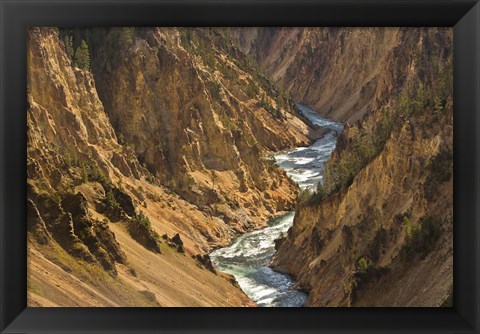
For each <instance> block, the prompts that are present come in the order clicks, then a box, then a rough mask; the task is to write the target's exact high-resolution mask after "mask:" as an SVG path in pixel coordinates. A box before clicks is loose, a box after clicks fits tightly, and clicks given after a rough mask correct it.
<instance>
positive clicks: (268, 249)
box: [210, 104, 343, 307]
mask: <svg viewBox="0 0 480 334" xmlns="http://www.w3.org/2000/svg"><path fill="white" fill-rule="evenodd" d="M297 106H298V108H299V109H300V110H301V112H302V113H303V115H304V116H305V117H307V118H308V119H309V120H310V121H311V122H312V123H313V124H315V125H317V126H320V127H322V128H325V129H327V130H328V132H327V133H326V134H325V135H324V136H323V137H322V138H321V139H319V140H317V141H316V142H315V143H313V144H312V145H310V146H308V147H298V148H295V149H292V150H288V151H284V152H279V153H277V154H275V155H274V158H275V160H276V163H277V165H278V166H279V167H280V168H282V169H284V170H285V172H286V173H287V175H288V176H289V177H290V178H291V179H292V180H294V181H295V182H297V183H298V185H299V186H300V188H302V189H308V188H310V189H315V187H316V185H317V183H318V182H320V181H322V178H323V167H324V164H325V162H326V161H327V160H328V158H329V157H330V155H331V154H332V152H333V150H334V149H335V144H336V138H337V134H338V133H339V132H341V131H342V129H343V126H342V124H340V123H336V122H334V121H331V120H328V119H325V118H323V117H321V116H320V115H319V114H318V113H316V112H315V111H313V110H312V109H310V108H308V107H306V106H304V105H300V104H299V105H297ZM294 215H295V212H293V211H292V212H289V213H287V214H285V215H282V216H280V217H277V218H274V219H272V220H271V221H269V222H268V227H266V228H263V229H260V230H256V231H253V232H250V233H246V234H243V235H241V236H239V237H238V238H236V239H235V240H234V242H233V243H232V244H231V245H230V246H228V247H224V248H220V249H217V250H215V251H214V252H212V253H211V254H210V256H211V259H212V261H213V263H214V265H215V267H216V268H217V269H219V270H221V271H223V272H226V273H229V274H232V275H233V276H235V278H236V280H237V281H238V283H239V285H240V287H241V288H242V290H243V291H244V292H245V293H246V294H247V295H248V296H249V297H250V298H251V299H252V300H253V301H254V302H255V303H256V304H257V305H258V306H264V307H300V306H302V305H303V304H304V302H305V300H306V298H307V295H306V294H305V293H304V292H301V291H297V290H294V289H293V285H294V283H295V279H294V278H293V277H291V276H289V275H286V274H283V273H280V272H277V271H274V270H273V269H272V268H270V267H269V264H270V262H271V260H272V257H273V256H274V254H275V239H278V238H281V237H282V236H283V235H285V233H287V231H288V229H289V228H290V227H291V226H292V224H293V219H294Z"/></svg>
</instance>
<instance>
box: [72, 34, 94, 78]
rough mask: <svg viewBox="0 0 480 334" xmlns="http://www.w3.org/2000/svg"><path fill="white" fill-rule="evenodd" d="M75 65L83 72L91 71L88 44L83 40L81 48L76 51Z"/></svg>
mask: <svg viewBox="0 0 480 334" xmlns="http://www.w3.org/2000/svg"><path fill="white" fill-rule="evenodd" d="M74 63H75V65H76V66H78V67H80V68H81V69H83V70H88V69H90V53H89V51H88V45H87V42H85V40H83V39H82V42H81V43H80V46H79V47H78V48H77V50H76V51H75V58H74Z"/></svg>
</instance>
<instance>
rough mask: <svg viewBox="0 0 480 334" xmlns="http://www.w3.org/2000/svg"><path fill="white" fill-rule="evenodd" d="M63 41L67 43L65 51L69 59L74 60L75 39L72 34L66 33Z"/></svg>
mask: <svg viewBox="0 0 480 334" xmlns="http://www.w3.org/2000/svg"><path fill="white" fill-rule="evenodd" d="M63 43H64V44H65V53H66V54H67V56H68V59H70V60H73V39H72V36H71V35H65V38H64V39H63Z"/></svg>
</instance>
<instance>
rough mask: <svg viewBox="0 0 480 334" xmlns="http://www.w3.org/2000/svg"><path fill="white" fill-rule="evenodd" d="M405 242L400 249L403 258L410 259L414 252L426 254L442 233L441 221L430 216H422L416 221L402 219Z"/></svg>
mask: <svg viewBox="0 0 480 334" xmlns="http://www.w3.org/2000/svg"><path fill="white" fill-rule="evenodd" d="M404 225H405V243H404V245H403V247H402V249H401V250H400V257H401V259H403V260H408V259H411V258H412V257H413V256H414V255H415V254H421V255H423V256H426V255H427V254H428V253H430V251H431V250H432V249H433V247H434V246H435V244H436V242H437V241H438V239H439V238H440V236H441V234H442V221H441V220H440V219H438V218H435V217H432V216H428V215H427V216H423V217H422V218H420V221H419V222H418V223H414V222H411V221H410V219H405V220H404Z"/></svg>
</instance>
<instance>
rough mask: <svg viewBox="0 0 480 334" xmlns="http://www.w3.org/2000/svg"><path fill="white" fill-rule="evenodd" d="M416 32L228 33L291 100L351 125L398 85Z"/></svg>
mask: <svg viewBox="0 0 480 334" xmlns="http://www.w3.org/2000/svg"><path fill="white" fill-rule="evenodd" d="M421 34H422V32H421V29H410V28H384V27H371V28H335V27H324V28H315V27H312V28H287V27H285V28H240V29H235V28H233V29H232V31H231V32H230V35H229V36H231V38H232V40H234V41H235V42H236V43H237V44H238V45H239V47H240V48H241V50H242V51H243V52H245V53H247V54H248V55H249V56H251V57H252V58H253V59H255V60H256V61H257V62H258V64H259V66H260V67H261V68H262V70H263V71H264V72H265V73H266V74H267V75H268V76H270V77H271V78H272V80H274V81H275V82H277V83H278V84H279V86H280V87H282V88H283V89H284V90H285V91H286V92H289V93H290V94H291V95H292V97H293V99H294V100H295V101H296V102H297V103H303V104H305V105H308V106H310V107H311V108H313V109H314V110H316V111H318V112H319V113H320V114H322V115H324V116H326V117H328V118H331V119H334V120H337V121H342V122H348V123H351V124H352V123H354V122H356V121H358V120H360V119H361V118H362V116H363V115H364V114H365V113H366V112H368V111H372V110H375V109H378V108H380V107H381V106H382V104H383V103H384V101H385V99H388V98H389V96H391V95H392V94H393V95H396V94H398V92H399V91H400V90H401V89H402V87H403V85H404V82H405V80H406V79H407V77H406V76H407V73H409V68H408V65H409V63H408V59H410V58H411V55H412V54H413V53H415V52H416V50H418V49H419V48H421V47H422V43H423V41H422V37H421V36H420V35H421ZM437 34H440V33H437ZM437 37H438V38H441V36H437ZM432 38H433V39H434V38H436V37H435V36H432ZM427 47H428V45H427ZM450 47H451V46H450Z"/></svg>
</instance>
